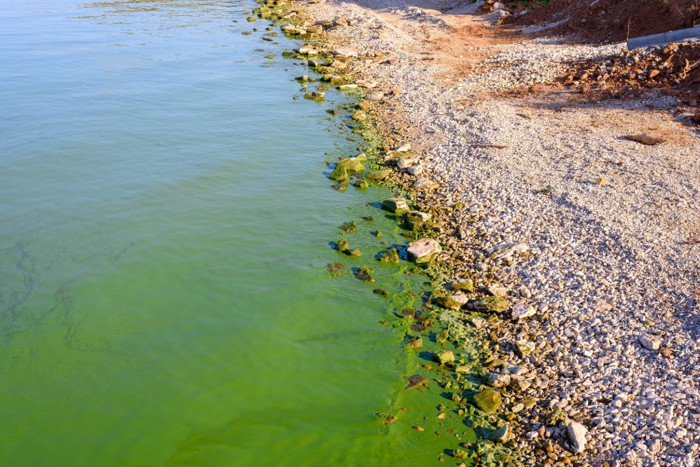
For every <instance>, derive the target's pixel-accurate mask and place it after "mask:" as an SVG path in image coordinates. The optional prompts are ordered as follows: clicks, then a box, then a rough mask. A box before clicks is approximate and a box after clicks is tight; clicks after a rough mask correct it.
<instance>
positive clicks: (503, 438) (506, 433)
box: [484, 425, 512, 443]
mask: <svg viewBox="0 0 700 467" xmlns="http://www.w3.org/2000/svg"><path fill="white" fill-rule="evenodd" d="M484 435H485V436H484V437H485V438H486V439H489V440H491V441H495V442H497V443H505V442H507V441H508V440H510V438H511V437H512V430H511V429H510V426H508V425H503V426H502V427H500V428H496V429H495V430H488V432H486V433H484Z"/></svg>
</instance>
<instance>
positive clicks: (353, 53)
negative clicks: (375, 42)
mask: <svg viewBox="0 0 700 467" xmlns="http://www.w3.org/2000/svg"><path fill="white" fill-rule="evenodd" d="M333 53H334V54H336V55H340V56H342V57H350V58H356V57H358V56H359V55H360V53H359V52H358V51H357V49H353V48H352V47H339V48H337V49H335V50H334V51H333Z"/></svg>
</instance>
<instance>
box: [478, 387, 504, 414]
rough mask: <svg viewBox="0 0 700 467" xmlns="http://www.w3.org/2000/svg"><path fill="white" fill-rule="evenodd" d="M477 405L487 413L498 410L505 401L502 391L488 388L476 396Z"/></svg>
mask: <svg viewBox="0 0 700 467" xmlns="http://www.w3.org/2000/svg"><path fill="white" fill-rule="evenodd" d="M474 403H475V404H476V406H477V407H478V408H479V409H481V410H482V411H484V412H486V413H494V412H496V411H497V410H498V409H499V408H500V407H501V404H502V403H503V401H502V399H501V393H500V392H498V391H496V390H495V389H491V388H486V389H484V390H482V391H481V392H480V393H479V394H477V395H476V396H474Z"/></svg>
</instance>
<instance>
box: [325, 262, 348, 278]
mask: <svg viewBox="0 0 700 467" xmlns="http://www.w3.org/2000/svg"><path fill="white" fill-rule="evenodd" d="M347 272H348V270H347V268H346V267H345V266H344V265H343V263H332V264H329V265H328V273H329V274H330V275H331V277H339V276H342V275H343V274H346V273H347Z"/></svg>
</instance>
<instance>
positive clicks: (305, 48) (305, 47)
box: [299, 45, 318, 55]
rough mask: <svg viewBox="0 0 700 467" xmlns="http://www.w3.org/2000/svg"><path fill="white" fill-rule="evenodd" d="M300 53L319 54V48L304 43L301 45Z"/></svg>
mask: <svg viewBox="0 0 700 467" xmlns="http://www.w3.org/2000/svg"><path fill="white" fill-rule="evenodd" d="M299 53H300V54H303V55H318V50H316V49H315V48H313V47H312V46H310V45H302V46H301V47H299Z"/></svg>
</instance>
